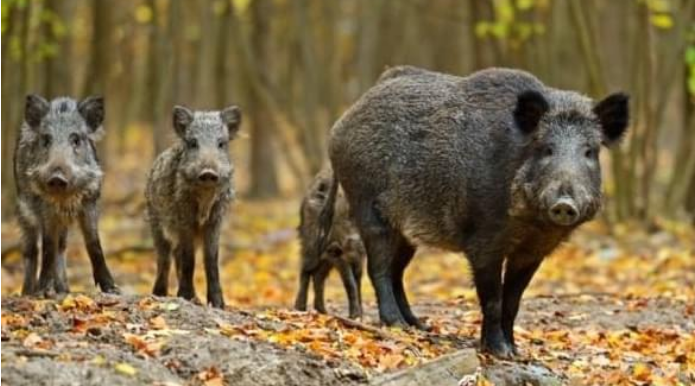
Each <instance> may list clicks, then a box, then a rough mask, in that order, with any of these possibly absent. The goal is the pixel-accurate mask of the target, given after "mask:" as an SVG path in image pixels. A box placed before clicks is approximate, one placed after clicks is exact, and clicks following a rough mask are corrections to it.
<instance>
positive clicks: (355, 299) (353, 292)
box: [336, 257, 362, 319]
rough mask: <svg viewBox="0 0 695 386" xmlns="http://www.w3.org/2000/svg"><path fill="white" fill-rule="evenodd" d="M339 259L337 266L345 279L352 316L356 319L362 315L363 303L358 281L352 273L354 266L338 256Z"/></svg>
mask: <svg viewBox="0 0 695 386" xmlns="http://www.w3.org/2000/svg"><path fill="white" fill-rule="evenodd" d="M337 260H338V261H336V268H338V272H339V273H340V279H341V280H342V281H343V286H344V287H345V293H347V298H348V309H349V315H350V318H352V319H356V318H359V317H362V305H361V304H360V300H359V296H358V294H357V283H356V282H355V276H354V275H353V273H352V266H351V265H350V263H348V262H347V261H345V260H343V259H342V258H340V257H338V258H337Z"/></svg>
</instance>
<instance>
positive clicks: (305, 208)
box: [295, 167, 365, 318]
mask: <svg viewBox="0 0 695 386" xmlns="http://www.w3.org/2000/svg"><path fill="white" fill-rule="evenodd" d="M327 209H330V211H331V214H330V215H329V216H326V215H325V214H324V212H325V211H326V210H327ZM322 214H324V216H323V217H321V215H322ZM299 217H300V223H299V229H298V231H299V240H300V245H301V254H302V262H301V269H300V275H299V276H300V277H299V291H298V293H297V299H296V301H295V308H296V309H298V310H306V304H307V293H308V290H309V282H310V280H311V279H313V283H314V308H315V309H316V310H317V311H319V312H322V313H325V312H326V306H325V304H324V296H323V288H324V282H325V281H326V278H327V277H328V274H329V273H330V271H331V270H332V269H333V268H335V269H337V270H338V272H339V273H340V277H341V279H342V281H343V285H344V286H345V291H346V292H347V296H348V305H349V312H350V317H351V318H358V317H361V316H362V301H361V290H360V286H361V280H362V268H363V265H364V258H365V252H364V246H363V245H362V240H361V239H360V237H359V235H358V233H357V229H356V228H355V227H354V225H353V224H352V221H351V220H350V217H349V207H348V204H347V201H346V200H345V197H344V195H343V194H342V192H340V191H339V189H338V186H337V185H336V184H334V179H333V172H332V171H331V169H330V168H329V167H326V168H324V169H323V170H322V171H321V172H320V173H319V174H318V175H317V176H316V177H315V179H314V182H313V183H312V184H311V187H310V188H309V189H308V190H307V192H306V195H305V196H304V199H303V200H302V204H301V207H300V213H299ZM328 217H330V221H331V223H330V224H329V225H328V226H323V225H321V221H322V218H323V219H326V218H328ZM322 230H326V232H327V233H326V234H325V235H321V233H320V232H321V231H322Z"/></svg>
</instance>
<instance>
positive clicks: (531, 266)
mask: <svg viewBox="0 0 695 386" xmlns="http://www.w3.org/2000/svg"><path fill="white" fill-rule="evenodd" d="M541 261H542V259H522V258H516V259H515V258H513V257H511V258H509V259H507V265H506V268H505V272H504V295H503V296H504V298H503V300H502V331H503V332H504V336H505V338H506V339H507V343H508V344H509V345H510V346H511V347H512V350H513V351H514V354H517V351H516V344H515V343H514V320H515V319H516V315H517V313H518V312H519V303H520V302H521V295H522V294H523V293H524V290H525V289H526V287H527V286H528V284H529V282H530V281H531V278H532V277H533V274H534V273H536V270H537V269H538V267H539V266H540V264H541Z"/></svg>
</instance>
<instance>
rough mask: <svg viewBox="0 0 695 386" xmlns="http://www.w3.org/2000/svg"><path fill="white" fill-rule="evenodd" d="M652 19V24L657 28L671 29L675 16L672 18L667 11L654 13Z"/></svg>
mask: <svg viewBox="0 0 695 386" xmlns="http://www.w3.org/2000/svg"><path fill="white" fill-rule="evenodd" d="M651 20H652V25H654V27H656V28H661V29H671V28H673V18H671V15H669V14H666V13H660V14H656V15H653V16H652V17H651Z"/></svg>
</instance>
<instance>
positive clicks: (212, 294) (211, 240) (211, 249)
mask: <svg viewBox="0 0 695 386" xmlns="http://www.w3.org/2000/svg"><path fill="white" fill-rule="evenodd" d="M206 228H207V229H206V232H205V236H204V240H203V264H204V265H205V279H206V281H207V290H208V293H207V297H208V304H211V305H212V306H213V307H215V308H224V296H223V295H222V286H221V285H220V267H219V240H220V223H219V221H212V223H210V224H209V225H208V226H207V227H206Z"/></svg>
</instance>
